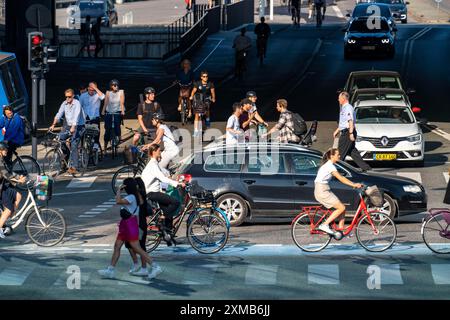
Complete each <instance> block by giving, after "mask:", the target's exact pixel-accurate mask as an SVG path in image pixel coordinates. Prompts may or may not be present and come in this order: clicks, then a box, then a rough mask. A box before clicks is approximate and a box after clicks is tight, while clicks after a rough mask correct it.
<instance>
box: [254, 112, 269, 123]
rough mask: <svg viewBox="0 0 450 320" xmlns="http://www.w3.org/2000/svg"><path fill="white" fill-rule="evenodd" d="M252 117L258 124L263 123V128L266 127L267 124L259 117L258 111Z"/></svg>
mask: <svg viewBox="0 0 450 320" xmlns="http://www.w3.org/2000/svg"><path fill="white" fill-rule="evenodd" d="M253 114H254V117H255V119H256V120H258V122H259V123H263V124H264V125H265V126H267V122H265V121H264V119H263V118H262V117H261V116H260V115H259V113H258V111H255V112H254V113H253Z"/></svg>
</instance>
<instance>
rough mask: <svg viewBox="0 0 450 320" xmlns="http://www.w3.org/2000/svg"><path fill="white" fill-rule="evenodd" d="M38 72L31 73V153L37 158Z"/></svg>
mask: <svg viewBox="0 0 450 320" xmlns="http://www.w3.org/2000/svg"><path fill="white" fill-rule="evenodd" d="M39 78H40V77H39V74H38V73H37V72H34V71H33V72H32V73H31V99H32V100H31V128H32V132H31V155H32V157H33V158H35V159H37V120H38V103H39V97H38V91H39V90H38V86H39Z"/></svg>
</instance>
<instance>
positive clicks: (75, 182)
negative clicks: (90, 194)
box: [66, 176, 97, 188]
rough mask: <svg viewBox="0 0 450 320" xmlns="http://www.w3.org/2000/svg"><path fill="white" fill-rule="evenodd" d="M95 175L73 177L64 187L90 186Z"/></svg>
mask: <svg viewBox="0 0 450 320" xmlns="http://www.w3.org/2000/svg"><path fill="white" fill-rule="evenodd" d="M95 179H97V176H92V177H81V178H73V179H72V181H70V183H69V185H68V186H67V187H66V188H90V186H91V185H92V184H93V183H94V181H95Z"/></svg>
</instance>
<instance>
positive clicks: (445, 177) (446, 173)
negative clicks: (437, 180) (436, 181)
mask: <svg viewBox="0 0 450 320" xmlns="http://www.w3.org/2000/svg"><path fill="white" fill-rule="evenodd" d="M443 174H444V179H445V183H448V179H449V177H448V172H443Z"/></svg>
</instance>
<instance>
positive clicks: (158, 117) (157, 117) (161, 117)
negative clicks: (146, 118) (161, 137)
mask: <svg viewBox="0 0 450 320" xmlns="http://www.w3.org/2000/svg"><path fill="white" fill-rule="evenodd" d="M165 118H166V117H165V116H164V114H162V113H158V112H156V113H154V114H153V115H152V119H155V120H159V121H161V120H164V119H165Z"/></svg>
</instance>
